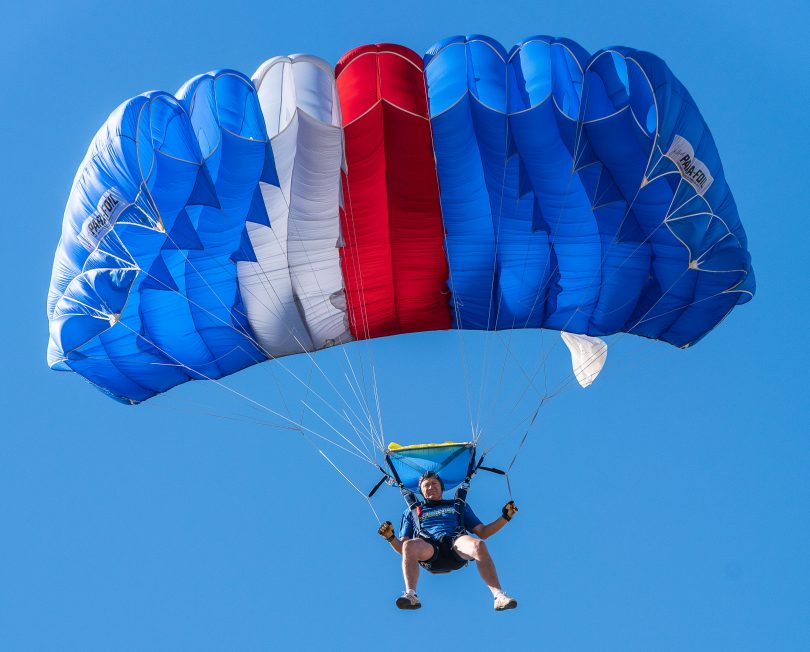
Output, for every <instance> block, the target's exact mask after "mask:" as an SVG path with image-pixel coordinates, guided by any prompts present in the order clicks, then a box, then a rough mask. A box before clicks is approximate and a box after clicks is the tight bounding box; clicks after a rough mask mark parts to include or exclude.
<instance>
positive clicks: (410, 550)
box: [402, 538, 435, 592]
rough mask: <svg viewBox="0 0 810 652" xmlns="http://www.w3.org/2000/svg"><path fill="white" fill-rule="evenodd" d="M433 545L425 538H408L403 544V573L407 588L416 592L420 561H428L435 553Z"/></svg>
mask: <svg viewBox="0 0 810 652" xmlns="http://www.w3.org/2000/svg"><path fill="white" fill-rule="evenodd" d="M434 552H435V551H434V549H433V546H432V545H430V544H429V543H428V542H427V541H425V540H424V539H418V538H417V539H408V540H407V541H405V542H404V543H403V544H402V574H403V575H404V577H405V590H406V591H414V592H416V583H417V582H418V581H419V562H420V561H427V560H428V559H430V558H431V557H432V556H433V554H434Z"/></svg>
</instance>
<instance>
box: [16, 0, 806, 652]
mask: <svg viewBox="0 0 810 652" xmlns="http://www.w3.org/2000/svg"><path fill="white" fill-rule="evenodd" d="M383 4H384V6H383ZM393 7H394V5H393V3H390V4H389V3H359V2H344V3H325V2H310V3H304V2H301V3H294V2H285V3H269V2H251V3H241V2H195V3H185V2H184V3H180V2H177V3H175V2H165V1H164V2H153V3H143V2H126V3H124V2H118V1H114V2H110V1H108V2H89V1H85V0H77V1H75V2H71V3H59V2H55V3H50V5H49V6H45V5H38V4H29V5H26V6H22V4H21V3H15V6H14V7H11V6H9V7H7V8H6V9H5V10H4V12H3V21H2V27H0V33H1V34H2V38H0V66H1V67H2V71H3V82H4V89H5V90H4V92H3V95H2V98H3V99H2V102H1V103H0V124H2V125H3V139H2V140H3V149H2V155H0V179H2V186H3V197H4V200H5V204H4V210H3V217H4V223H5V225H6V230H5V236H4V237H3V238H2V240H1V241H0V248H1V249H2V256H0V260H2V274H0V284H2V285H1V287H2V296H3V299H4V303H3V305H5V306H6V307H5V308H4V309H3V318H2V321H1V322H0V329H2V342H4V343H5V346H4V349H3V351H4V353H3V356H2V361H3V367H4V370H3V374H2V376H0V384H1V385H2V391H0V406H1V408H2V434H0V522H1V523H2V526H1V528H0V649H2V650H83V651H89V650H268V649H295V650H298V649H301V650H310V649H337V650H344V649H345V650H349V649H351V650H378V649H395V648H399V647H402V646H406V647H408V648H412V647H413V646H415V645H421V643H420V640H421V641H424V642H425V643H426V644H428V645H430V646H437V647H439V648H441V649H447V648H448V647H449V646H453V648H454V649H489V648H490V647H493V646H503V647H501V648H498V649H521V650H526V649H530V650H554V651H565V650H622V651H629V650H640V651H642V650H643V651H648V650H656V651H669V650H672V651H681V650H709V651H712V652H715V651H722V650H734V651H742V650H807V649H810V554H808V551H809V550H810V518H808V515H810V442H809V441H808V431H810V428H809V427H808V426H809V425H810V419H809V418H808V417H809V416H810V414H808V412H810V411H809V410H808V405H807V391H806V388H805V387H806V373H807V369H808V364H809V363H810V360H809V359H808V338H807V333H806V330H805V328H804V324H806V323H807V321H808V317H810V302H809V301H808V299H810V292H809V291H808V281H809V280H810V279H809V278H808V273H807V267H806V263H805V262H804V261H806V259H807V256H808V250H809V249H810V247H809V245H810V242H808V240H809V238H808V226H807V217H808V215H807V210H808V209H807V207H808V205H810V193H808V185H809V184H808V182H807V174H808V172H809V171H810V170H808V164H807V149H808V145H810V137H809V136H810V127H808V121H807V111H806V107H807V106H808V104H810V75H808V70H810V60H809V58H808V50H807V48H806V44H805V42H804V41H805V37H806V28H807V25H808V24H810V9H809V8H808V6H807V4H806V3H804V2H788V1H787V0H777V1H776V2H768V3H758V2H756V3H755V2H750V0H744V1H743V2H741V3H736V4H734V5H732V4H731V3H726V2H722V3H721V2H704V3H698V4H696V3H692V2H690V3H673V2H669V3H658V4H655V3H649V2H622V3H603V2H595V1H594V2H566V3H541V2H508V3H499V2H486V3H484V2H476V1H473V0H467V1H466V2H459V3H428V2H411V3H407V4H402V5H400V6H399V7H398V8H393ZM468 32H483V33H487V34H489V35H491V36H493V37H495V38H497V39H499V40H500V41H501V42H502V43H504V44H505V45H506V46H507V47H508V46H509V45H511V44H512V43H514V42H515V41H517V40H518V39H520V38H522V37H524V36H527V35H530V34H535V33H541V34H542V33H546V34H552V35H559V36H567V37H570V38H573V39H575V40H577V41H579V42H580V43H581V44H582V45H584V46H585V47H586V48H587V49H589V50H591V51H595V50H597V49H598V48H600V47H603V46H607V45H616V44H622V45H629V46H633V47H636V48H640V49H648V50H651V51H653V52H655V53H656V54H658V55H659V56H661V57H662V58H663V59H665V60H666V61H667V63H668V64H669V65H670V67H671V68H672V69H673V70H674V71H675V73H676V74H677V75H678V76H679V77H680V79H681V80H682V81H683V82H684V83H685V84H686V86H687V87H688V88H689V89H690V91H691V92H692V94H693V96H694V97H695V98H696V100H697V102H698V104H699V106H700V107H701V109H702V111H703V114H704V116H705V118H706V120H707V121H708V123H709V125H710V126H711V129H712V132H713V134H714V137H715V139H716V141H717V143H718V147H719V149H720V152H721V155H722V157H723V161H724V165H725V170H726V175H727V177H728V179H729V183H730V185H731V187H732V189H733V190H734V193H735V197H736V200H737V203H738V206H739V209H740V214H741V216H742V219H743V223H744V224H745V227H746V230H747V232H748V235H749V238H750V243H751V244H750V249H751V252H752V255H753V259H754V266H755V269H756V273H757V280H758V286H759V287H758V295H757V297H756V298H755V299H754V301H753V302H752V303H750V304H748V305H746V306H742V307H740V308H738V309H737V310H736V311H735V312H734V313H733V314H732V315H731V317H730V318H729V319H728V320H727V321H726V322H725V323H724V324H722V326H721V327H720V328H719V329H718V331H716V332H715V333H713V334H712V335H710V336H709V337H708V338H706V339H705V340H704V341H703V342H701V343H700V344H699V345H698V346H697V347H696V348H694V349H693V350H689V351H677V350H673V349H671V348H670V347H667V346H665V345H662V344H656V343H652V342H648V341H641V340H635V339H634V338H630V337H626V338H623V339H622V340H621V341H620V342H618V343H616V345H615V346H614V347H613V348H612V349H611V353H610V356H609V359H608V363H607V366H606V369H605V371H604V373H603V376H602V377H601V378H600V379H599V380H598V381H597V383H596V384H595V385H594V386H593V387H591V388H590V389H589V390H587V391H585V390H579V389H573V388H572V389H570V390H569V391H567V392H565V393H563V394H562V395H561V396H559V397H558V398H557V399H555V400H553V401H551V402H550V403H549V404H548V405H547V406H546V408H545V409H544V411H543V412H542V413H541V418H540V420H539V423H538V425H537V426H536V428H535V429H534V431H533V433H532V434H531V436H530V437H529V439H528V443H527V445H526V446H525V448H524V449H523V451H522V453H521V457H520V458H519V459H518V462H517V464H516V467H515V470H514V472H513V490H514V493H515V498H516V499H517V501H518V503H519V505H520V508H521V511H520V514H519V515H518V516H517V518H516V519H515V520H514V521H513V523H511V524H510V525H509V526H508V527H507V528H506V529H505V530H504V531H503V532H502V533H501V534H499V535H498V536H497V537H495V538H493V539H492V540H491V548H492V551H493V554H494V556H495V559H496V562H497V563H498V565H499V568H500V571H501V576H502V579H503V582H504V585H505V587H506V588H507V589H508V590H509V591H510V592H511V593H513V594H514V595H515V596H517V597H518V598H519V599H520V608H519V609H518V610H517V611H515V612H510V613H504V614H496V613H494V612H493V611H492V603H491V599H490V598H489V595H488V593H487V591H486V589H485V588H484V587H483V585H482V584H481V583H480V580H479V578H478V576H477V574H476V572H475V570H474V569H472V568H469V569H466V570H465V571H463V572H460V573H457V574H454V575H452V576H450V577H426V578H424V580H423V584H422V586H421V587H420V594H421V595H422V597H423V600H424V604H425V607H424V608H423V609H422V610H421V612H417V613H401V612H399V611H397V610H396V609H395V607H394V605H393V599H394V598H395V597H396V595H397V593H398V592H399V591H400V590H401V579H400V573H399V566H398V562H399V559H398V558H397V557H396V556H395V555H394V554H393V553H392V552H391V551H390V550H389V549H388V548H387V546H386V545H385V544H384V542H382V540H381V539H379V538H378V537H377V536H376V534H375V532H374V531H375V529H376V521H375V520H374V518H373V515H372V513H371V511H370V510H369V509H368V506H367V505H366V503H365V501H364V500H363V499H362V498H361V497H360V496H358V494H357V493H356V492H355V491H354V490H353V489H352V488H351V487H350V486H349V485H348V484H347V483H346V482H344V480H343V479H342V478H341V477H340V476H338V475H337V474H336V473H334V471H333V470H332V469H331V468H330V467H329V466H328V465H327V464H326V463H325V462H324V461H323V459H322V458H321V457H320V456H318V455H317V454H315V453H314V452H313V451H312V449H311V448H310V447H309V446H307V444H306V442H304V441H303V440H302V439H301V437H300V436H299V435H297V434H295V433H291V432H289V431H282V430H275V429H269V428H267V427H264V426H262V425H260V424H256V423H255V422H253V421H251V419H255V418H256V417H258V418H262V419H263V418H264V417H263V416H262V415H261V414H260V413H258V412H256V411H255V410H252V409H251V408H250V407H248V406H247V405H246V404H245V403H243V402H240V401H238V400H236V399H234V398H233V397H232V396H231V395H229V394H228V393H227V392H225V391H223V390H222V389H221V388H218V387H216V386H212V385H207V386H206V385H204V384H201V383H194V384H192V385H189V386H185V387H183V388H179V389H178V390H177V391H176V392H175V393H173V394H172V396H171V397H169V398H158V399H156V400H154V401H152V402H149V403H147V404H145V405H142V406H140V407H137V408H126V407H123V406H121V405H118V404H116V403H114V402H112V401H111V400H109V399H107V398H105V397H104V396H103V395H102V394H101V393H99V392H96V391H95V390H93V389H92V388H91V387H90V386H88V385H86V384H85V383H83V382H82V381H81V380H80V379H79V378H78V377H75V376H72V375H68V374H58V373H56V372H51V371H49V370H48V369H47V367H46V365H45V347H46V342H47V320H46V317H45V297H46V292H47V287H48V281H49V276H50V266H51V260H52V256H53V251H54V248H55V246H56V242H57V239H58V236H59V230H60V223H61V219H62V210H63V207H64V203H65V200H66V198H67V195H68V192H69V188H70V183H71V181H72V178H73V174H74V172H75V169H76V167H77V165H78V164H79V162H80V161H81V159H82V156H83V155H84V152H85V150H86V148H87V145H88V143H89V142H90V140H91V138H92V137H93V134H94V133H95V131H96V130H97V129H98V127H99V126H100V125H101V124H102V122H103V121H104V119H105V118H106V117H107V115H108V114H109V113H110V112H111V111H112V109H114V108H115V107H116V106H117V105H118V104H119V103H120V102H121V101H123V100H124V99H126V98H128V97H130V96H133V95H135V94H138V93H140V92H142V91H145V90H149V89H164V90H169V91H173V90H175V89H177V88H178V87H179V86H180V85H181V84H182V83H183V82H184V81H185V80H186V79H188V78H190V77H191V76H193V75H195V74H197V73H200V72H204V71H207V70H210V69H214V68H222V67H230V68H236V69H238V70H242V71H244V72H246V73H248V74H250V73H252V72H253V70H255V69H256V67H257V66H258V65H259V64H260V63H261V62H262V61H264V60H265V59H267V58H269V57H271V56H274V55H278V54H289V53H293V52H311V53H313V54H317V55H320V56H322V57H324V58H326V59H328V60H330V61H332V62H334V61H336V60H337V58H338V57H339V56H340V55H341V54H343V53H344V52H345V51H347V50H348V49H350V48H352V47H355V46H357V45H361V44H363V43H368V42H379V41H394V42H398V43H402V44H404V45H407V46H409V47H411V48H413V49H415V50H416V51H417V52H423V51H424V50H425V49H426V48H427V47H429V46H430V45H431V44H432V43H433V42H435V41H436V40H439V39H440V38H443V37H445V36H448V35H451V34H457V33H468ZM556 337H557V336H556V334H549V335H547V336H546V339H545V343H546V344H547V345H548V344H549V343H550V342H552V341H553V338H556ZM456 342H457V340H455V339H452V338H449V336H447V335H444V336H442V335H437V334H431V335H425V336H417V337H414V338H410V339H407V338H406V339H404V340H401V341H397V340H394V341H385V342H380V343H378V345H376V348H375V349H373V354H374V357H375V360H376V361H377V369H378V373H379V380H380V384H381V392H382V401H383V407H384V414H383V417H384V425H385V428H386V434H387V436H388V438H389V439H394V440H401V441H416V440H419V439H431V438H434V439H438V440H443V439H453V438H458V437H463V436H464V435H465V434H466V433H465V431H464V407H463V406H464V398H463V383H462V382H460V381H459V354H458V347H457V346H456ZM470 342H471V343H472V344H475V343H476V341H475V340H474V338H473V339H471V340H470ZM511 346H512V347H513V349H514V350H515V351H516V352H517V355H518V356H520V357H521V359H522V360H525V361H528V362H527V364H529V363H532V362H533V361H534V359H535V357H536V356H537V355H538V351H539V343H538V341H537V336H536V334H535V335H531V334H521V335H518V336H515V339H514V340H511ZM365 353H367V351H365V349H363V350H360V351H357V350H355V355H358V356H361V355H364V354H365ZM491 355H492V356H493V357H492V360H497V361H498V362H500V361H501V360H502V357H498V356H502V349H500V348H498V346H493V347H492V349H491ZM471 357H472V360H471V366H472V367H473V370H474V371H475V370H477V369H479V368H480V367H481V366H482V364H483V360H482V359H481V356H480V355H478V354H473V355H472V356H471ZM319 361H320V362H321V363H322V364H323V365H324V367H325V368H326V369H327V370H329V371H330V373H335V374H340V373H342V371H343V368H344V367H343V366H342V364H341V363H340V358H339V357H337V356H336V355H335V354H334V353H333V352H331V351H330V352H327V353H326V354H324V355H323V356H322V357H321V358H320V359H319ZM290 364H291V366H292V368H293V369H294V370H295V371H296V372H298V373H301V374H303V375H304V376H305V377H306V376H307V375H308V374H309V373H310V370H309V367H308V365H307V363H306V362H305V361H299V360H296V361H293V362H291V363H290ZM566 364H567V361H566V359H565V355H564V351H563V350H562V348H561V347H559V346H557V347H556V349H555V350H554V351H553V352H552V355H551V357H550V362H549V369H550V374H552V375H554V374H556V378H558V379H559V378H561V377H564V376H565V374H566V373H567V369H566ZM507 376H508V377H509V378H510V380H508V381H507V382H505V383H504V384H503V386H502V387H503V394H502V397H503V396H506V397H509V396H512V395H513V393H514V392H515V391H517V389H516V388H518V387H519V386H520V383H519V382H518V378H517V377H518V376H519V373H517V372H516V373H511V372H509V373H507ZM313 378H314V383H315V387H316V388H318V389H324V387H323V382H320V381H319V380H318V377H317V372H315V375H314V376H313ZM231 382H232V383H233V386H234V387H237V388H239V389H240V391H245V392H248V393H250V394H251V395H252V396H255V397H257V398H258V399H259V400H261V401H262V402H263V403H265V404H267V405H268V406H271V407H273V408H274V409H279V410H283V409H284V404H283V401H282V399H281V398H280V397H279V392H278V390H277V383H282V384H285V383H286V385H284V386H285V387H286V389H285V392H286V394H285V395H286V399H285V400H287V401H288V403H289V404H290V405H293V406H295V408H294V409H295V410H300V409H301V408H300V406H299V405H298V404H297V401H298V400H300V398H301V394H300V392H297V390H295V389H294V388H291V387H290V386H289V385H290V381H289V379H288V378H287V377H286V376H285V375H284V374H283V372H280V371H279V369H277V368H276V369H274V368H272V365H267V364H265V365H262V366H260V367H258V368H253V369H251V370H249V371H247V372H244V373H242V374H239V375H238V376H237V377H236V378H234V379H233V380H232V381H231ZM495 385H497V383H495ZM175 397H176V399H175ZM497 405H498V404H497V403H496V408H497ZM208 413H211V414H208ZM487 416H488V419H489V421H490V423H491V424H492V427H493V428H495V427H496V426H497V425H498V424H499V418H500V417H499V414H498V413H497V412H494V413H491V414H488V415H487ZM223 417H227V418H223ZM307 423H308V424H310V425H313V427H314V423H315V422H314V421H313V420H312V419H308V420H307ZM490 434H491V435H492V436H493V437H494V436H495V435H496V434H497V433H494V432H492V433H490ZM514 443H515V442H514V439H513V440H512V441H511V443H509V444H508V445H507V444H504V446H503V447H499V448H497V449H496V451H493V459H492V463H494V464H506V463H508V460H509V453H510V451H511V450H513V449H514ZM346 468H347V469H348V470H349V472H350V473H351V477H352V478H353V479H355V480H357V481H358V482H359V483H360V486H361V487H362V488H364V489H366V488H368V487H370V486H371V485H372V484H373V483H374V482H375V481H376V479H377V476H376V475H375V474H374V473H372V472H370V471H369V470H368V469H364V468H362V467H355V466H353V465H352V464H350V463H349V464H347V465H346ZM470 498H471V501H472V502H473V504H474V506H475V508H476V511H478V512H479V513H480V515H482V516H484V517H487V518H494V517H495V516H496V515H497V514H498V512H499V510H500V506H501V505H502V503H503V502H504V501H505V500H506V494H505V488H504V485H503V483H502V481H501V480H499V479H497V478H494V477H481V478H480V479H478V480H477V481H476V483H475V485H474V487H473V490H472V492H471V495H470ZM375 506H376V508H377V510H378V511H379V513H380V514H381V515H382V516H383V518H390V519H391V520H396V519H397V518H398V514H399V512H400V511H401V501H400V499H399V497H398V496H397V495H396V493H395V492H394V491H392V490H388V491H387V492H385V493H383V494H381V495H380V497H379V500H376V501H375Z"/></svg>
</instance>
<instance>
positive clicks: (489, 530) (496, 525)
mask: <svg viewBox="0 0 810 652" xmlns="http://www.w3.org/2000/svg"><path fill="white" fill-rule="evenodd" d="M508 522H509V521H507V520H506V519H505V518H504V517H503V516H499V517H498V518H496V519H495V520H494V521H492V523H488V524H487V525H484V524H483V523H479V524H478V525H476V526H475V527H474V528H473V530H472V531H473V534H475V536H477V537H478V538H479V539H489V537H491V536H492V535H493V534H496V533H498V532H500V530H501V528H502V527H503V526H504V525H506V524H507V523H508Z"/></svg>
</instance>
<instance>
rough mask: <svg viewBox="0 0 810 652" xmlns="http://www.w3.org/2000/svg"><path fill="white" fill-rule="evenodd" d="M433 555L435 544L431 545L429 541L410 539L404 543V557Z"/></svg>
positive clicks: (419, 557) (420, 557) (424, 557)
mask: <svg viewBox="0 0 810 652" xmlns="http://www.w3.org/2000/svg"><path fill="white" fill-rule="evenodd" d="M426 555H427V557H426ZM432 555H433V546H431V545H430V544H429V543H428V542H427V541H422V539H408V540H407V541H405V542H403V544H402V556H403V557H408V558H415V559H427V558H428V557H430V556H432Z"/></svg>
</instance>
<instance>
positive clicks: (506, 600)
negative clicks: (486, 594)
mask: <svg viewBox="0 0 810 652" xmlns="http://www.w3.org/2000/svg"><path fill="white" fill-rule="evenodd" d="M515 607H517V600H515V599H514V598H510V597H509V596H508V595H506V593H499V594H498V595H497V597H496V598H495V611H505V610H506V609H514V608H515Z"/></svg>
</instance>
